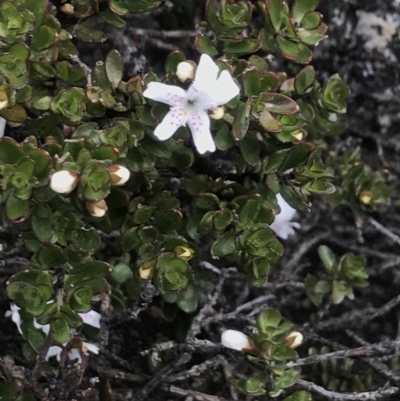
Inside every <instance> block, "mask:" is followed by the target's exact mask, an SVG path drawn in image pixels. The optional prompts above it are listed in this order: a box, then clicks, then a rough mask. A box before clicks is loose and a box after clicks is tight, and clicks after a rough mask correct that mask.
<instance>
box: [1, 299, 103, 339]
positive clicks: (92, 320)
mask: <svg viewBox="0 0 400 401" xmlns="http://www.w3.org/2000/svg"><path fill="white" fill-rule="evenodd" d="M52 302H53V301H51V302H49V303H52ZM20 309H21V308H19V307H18V306H17V305H15V304H14V303H11V305H10V310H9V311H7V312H6V314H5V316H6V317H11V320H12V321H13V322H14V323H15V324H16V325H17V328H18V331H19V332H20V333H21V334H22V330H21V323H22V322H21V316H20V314H19V311H20ZM78 315H79V316H80V317H81V319H82V321H83V323H85V324H88V325H89V326H93V327H95V328H96V329H99V328H100V319H101V315H100V313H98V312H96V311H94V310H90V311H89V312H86V313H78ZM33 325H34V326H35V327H36V328H37V329H40V330H42V331H43V333H44V334H49V332H50V325H49V324H39V323H38V322H37V321H36V319H35V318H33Z"/></svg>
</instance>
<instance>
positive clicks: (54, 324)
mask: <svg viewBox="0 0 400 401" xmlns="http://www.w3.org/2000/svg"><path fill="white" fill-rule="evenodd" d="M50 327H51V332H52V334H53V337H54V340H56V341H57V342H59V343H65V342H66V341H68V340H69V327H68V323H67V322H66V320H65V319H63V318H58V319H54V320H52V321H51V322H50Z"/></svg>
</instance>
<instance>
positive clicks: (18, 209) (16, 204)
mask: <svg viewBox="0 0 400 401" xmlns="http://www.w3.org/2000/svg"><path fill="white" fill-rule="evenodd" d="M28 214H29V203H28V202H27V201H25V200H20V199H17V198H16V197H14V196H13V195H12V194H10V195H9V197H8V199H7V202H6V216H7V218H8V220H10V221H12V222H13V223H19V222H21V221H24V220H25V219H26V218H27V216H28Z"/></svg>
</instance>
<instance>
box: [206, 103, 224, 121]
mask: <svg viewBox="0 0 400 401" xmlns="http://www.w3.org/2000/svg"><path fill="white" fill-rule="evenodd" d="M224 114H225V109H224V107H223V106H218V107H216V108H215V109H212V110H211V113H210V114H209V116H210V118H212V119H213V120H220V119H221V118H222V117H223V116H224Z"/></svg>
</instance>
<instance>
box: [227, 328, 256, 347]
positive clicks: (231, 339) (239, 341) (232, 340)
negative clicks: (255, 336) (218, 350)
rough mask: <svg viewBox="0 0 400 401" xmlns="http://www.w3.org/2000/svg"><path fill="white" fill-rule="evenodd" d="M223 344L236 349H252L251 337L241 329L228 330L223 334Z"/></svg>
mask: <svg viewBox="0 0 400 401" xmlns="http://www.w3.org/2000/svg"><path fill="white" fill-rule="evenodd" d="M221 344H222V345H223V346H224V347H226V348H230V349H234V350H236V351H243V350H244V349H251V348H252V346H251V344H250V339H249V337H247V336H246V334H244V333H242V332H241V331H237V330H226V331H224V332H223V333H222V335H221Z"/></svg>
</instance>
